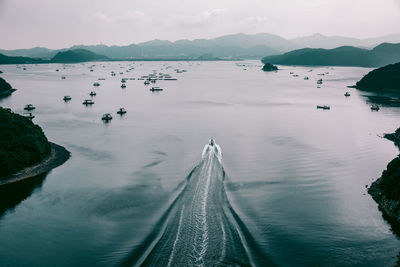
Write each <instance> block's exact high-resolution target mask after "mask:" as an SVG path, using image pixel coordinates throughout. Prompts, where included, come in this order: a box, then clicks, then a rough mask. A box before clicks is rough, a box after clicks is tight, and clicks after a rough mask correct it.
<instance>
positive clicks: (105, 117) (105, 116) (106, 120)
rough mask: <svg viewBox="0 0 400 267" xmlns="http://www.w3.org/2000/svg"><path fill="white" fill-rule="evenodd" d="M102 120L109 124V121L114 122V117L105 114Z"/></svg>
mask: <svg viewBox="0 0 400 267" xmlns="http://www.w3.org/2000/svg"><path fill="white" fill-rule="evenodd" d="M101 120H103V121H105V122H108V121H110V120H112V116H111V114H110V113H106V114H103V117H101Z"/></svg>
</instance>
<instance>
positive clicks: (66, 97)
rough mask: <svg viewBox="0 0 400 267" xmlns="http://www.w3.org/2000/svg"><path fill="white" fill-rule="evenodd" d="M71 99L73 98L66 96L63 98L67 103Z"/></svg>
mask: <svg viewBox="0 0 400 267" xmlns="http://www.w3.org/2000/svg"><path fill="white" fill-rule="evenodd" d="M71 99H72V98H71V97H70V96H69V95H66V96H64V97H63V100H64V101H65V102H67V101H70V100H71Z"/></svg>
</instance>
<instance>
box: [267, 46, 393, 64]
mask: <svg viewBox="0 0 400 267" xmlns="http://www.w3.org/2000/svg"><path fill="white" fill-rule="evenodd" d="M399 61H400V44H388V43H383V44H381V45H378V46H377V47H375V48H374V49H372V50H367V49H361V48H357V47H352V46H341V47H337V48H334V49H313V48H304V49H298V50H294V51H291V52H288V53H285V54H283V55H278V56H267V57H264V58H263V59H262V62H263V63H272V64H280V65H300V66H358V67H380V66H384V65H387V64H393V63H396V62H399Z"/></svg>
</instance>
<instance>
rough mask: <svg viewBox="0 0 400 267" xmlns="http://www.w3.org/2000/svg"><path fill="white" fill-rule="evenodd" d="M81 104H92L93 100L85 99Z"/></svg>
mask: <svg viewBox="0 0 400 267" xmlns="http://www.w3.org/2000/svg"><path fill="white" fill-rule="evenodd" d="M82 104H83V105H86V106H88V105H93V104H94V102H93V100H91V99H85V100H84V101H83V103H82Z"/></svg>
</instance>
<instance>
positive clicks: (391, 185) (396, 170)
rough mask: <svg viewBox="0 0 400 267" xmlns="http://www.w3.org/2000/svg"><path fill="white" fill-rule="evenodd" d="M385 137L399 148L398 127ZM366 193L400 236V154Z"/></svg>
mask: <svg viewBox="0 0 400 267" xmlns="http://www.w3.org/2000/svg"><path fill="white" fill-rule="evenodd" d="M385 138H387V139H389V140H391V141H393V142H394V143H395V144H396V145H397V146H399V148H400V128H399V129H397V130H396V132H395V133H393V134H385ZM368 193H369V194H370V195H371V196H372V198H373V199H374V200H375V201H376V202H377V203H378V208H379V210H380V211H381V212H382V215H383V217H384V218H385V219H386V220H387V221H388V222H389V224H390V225H391V227H392V230H393V232H394V233H395V234H397V235H398V236H400V155H399V156H397V157H396V158H395V159H393V160H392V161H391V162H389V164H388V165H387V167H386V170H384V171H383V173H382V176H381V177H380V178H378V179H377V180H376V181H375V182H373V183H372V184H371V186H370V187H369V189H368Z"/></svg>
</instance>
